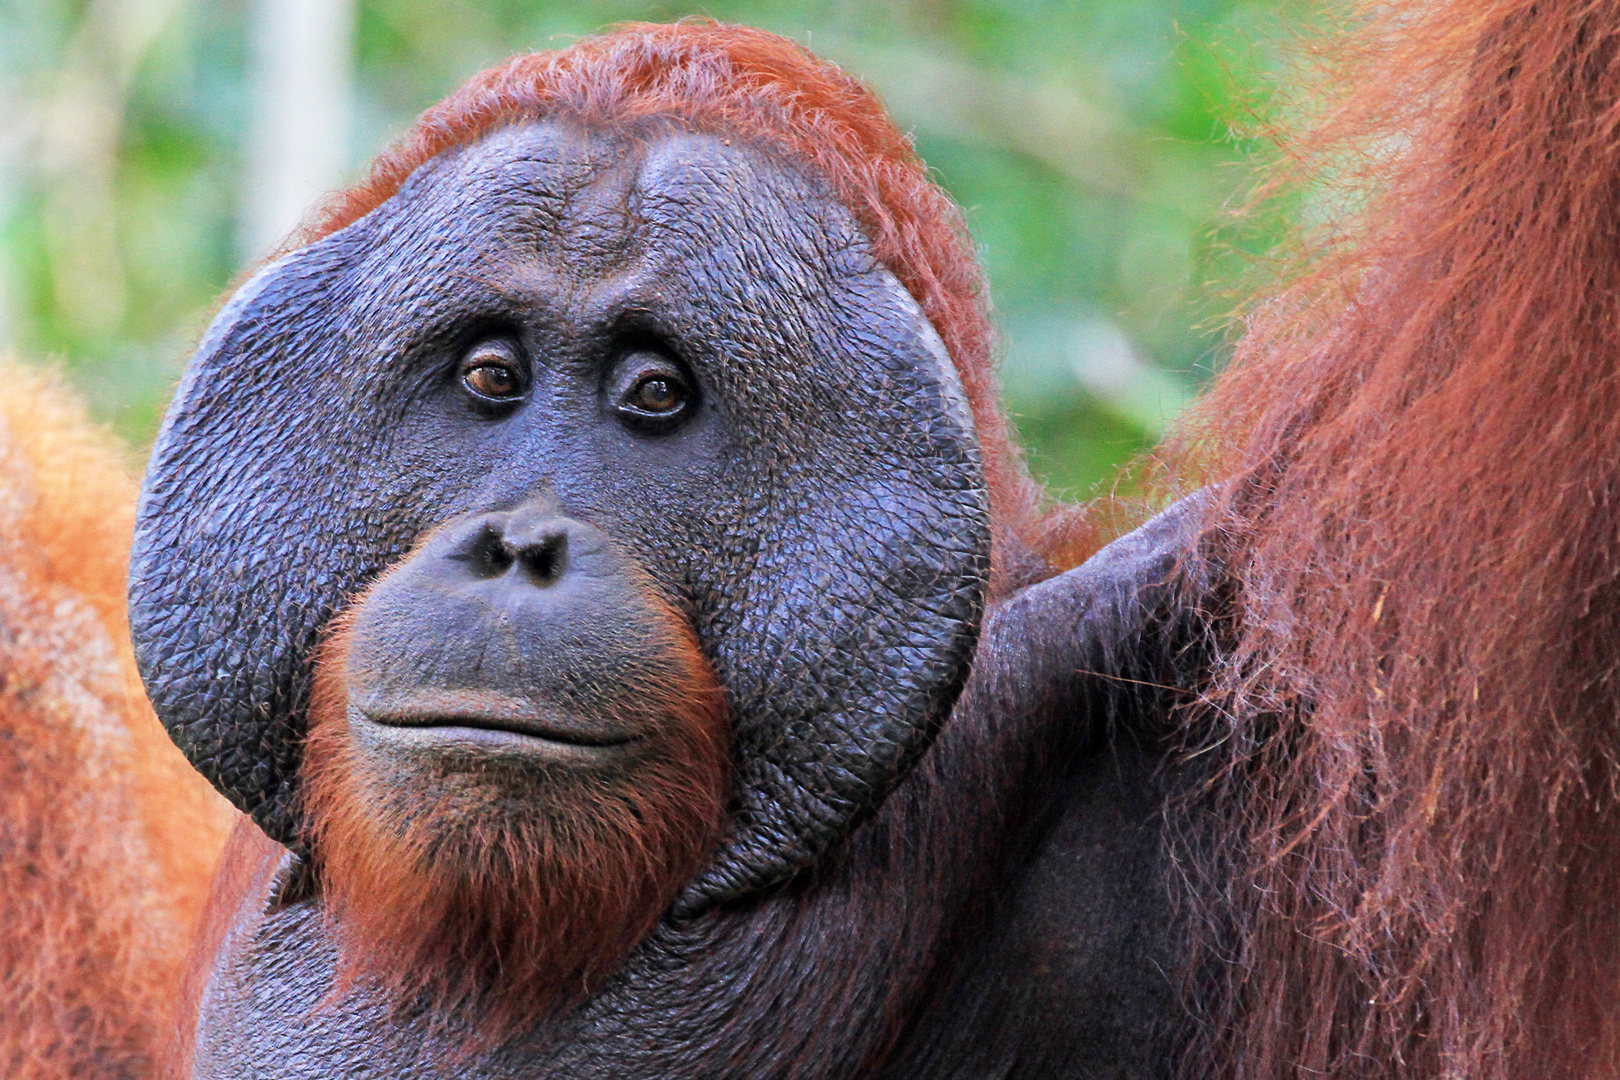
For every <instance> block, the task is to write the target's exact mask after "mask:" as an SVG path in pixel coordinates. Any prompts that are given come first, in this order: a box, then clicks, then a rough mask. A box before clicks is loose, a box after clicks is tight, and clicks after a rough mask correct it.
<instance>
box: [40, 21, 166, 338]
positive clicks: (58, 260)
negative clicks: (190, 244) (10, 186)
mask: <svg viewBox="0 0 1620 1080" xmlns="http://www.w3.org/2000/svg"><path fill="white" fill-rule="evenodd" d="M179 6H180V3H179V0H91V3H90V5H89V6H88V7H87V8H86V9H85V12H84V15H83V16H82V18H81V19H80V22H79V27H78V29H77V31H76V32H75V33H74V35H73V39H72V40H71V41H70V42H69V43H68V47H67V51H66V53H65V55H64V56H63V60H62V66H61V68H60V69H58V71H57V77H56V85H55V87H54V89H53V93H52V95H51V98H50V100H49V101H48V102H47V103H46V104H45V108H44V111H43V120H42V122H41V123H40V125H39V131H38V147H39V150H38V154H39V157H38V161H37V164H36V168H37V170H38V182H39V183H40V185H41V187H42V189H43V190H44V192H45V195H46V198H45V236H46V243H47V248H48V250H49V253H50V259H51V278H52V285H53V287H54V290H55V295H56V302H57V305H58V306H59V307H60V309H61V310H62V312H63V314H64V315H66V317H67V318H68V319H70V320H72V321H73V322H74V323H76V324H77V325H78V327H79V328H80V329H81V331H83V332H86V333H91V334H107V333H112V332H114V331H115V330H116V329H117V327H118V325H119V323H120V322H121V321H122V319H123V314H124V304H125V272H124V261H123V253H122V251H121V250H120V248H119V244H118V204H117V198H116V182H117V171H118V140H119V135H120V132H121V131H122V129H123V123H124V106H125V103H126V101H127V99H128V96H129V85H130V82H131V81H132V80H133V79H134V77H135V71H136V69H137V68H138V67H139V65H140V62H141V60H142V59H143V58H144V57H145V56H146V54H147V52H148V51H149V50H150V49H151V47H152V43H153V41H155V40H156V38H157V35H158V32H159V31H160V30H161V29H162V28H163V26H164V24H166V23H167V22H168V20H169V17H170V16H171V15H172V14H173V13H174V12H175V10H176V9H177V8H178V7H179Z"/></svg>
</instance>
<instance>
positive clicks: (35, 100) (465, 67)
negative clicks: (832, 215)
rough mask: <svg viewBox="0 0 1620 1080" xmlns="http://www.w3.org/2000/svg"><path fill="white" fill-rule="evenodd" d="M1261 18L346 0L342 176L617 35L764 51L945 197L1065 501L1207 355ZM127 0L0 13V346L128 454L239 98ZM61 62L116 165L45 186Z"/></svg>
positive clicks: (1259, 64)
mask: <svg viewBox="0 0 1620 1080" xmlns="http://www.w3.org/2000/svg"><path fill="white" fill-rule="evenodd" d="M1283 2H1284V0H1266V2H1260V0H1084V2H1081V0H899V2H893V3H858V2H854V0H710V2H708V3H704V4H702V5H701V6H693V5H690V4H675V3H633V2H627V0H360V3H359V9H358V36H357V76H356V97H357V100H356V111H355V120H354V132H353V138H352V160H353V166H354V168H355V169H356V170H358V169H359V167H360V166H361V165H362V164H363V163H364V161H365V160H366V159H367V158H368V157H370V155H371V154H373V153H374V152H375V151H376V150H377V149H379V148H380V147H381V146H383V145H384V144H385V143H386V142H387V141H388V140H389V139H390V138H392V137H393V136H394V135H396V134H397V133H398V132H399V131H400V130H402V128H403V127H404V126H405V125H406V124H407V123H408V122H409V121H410V119H411V118H412V117H413V116H414V115H415V114H416V113H417V112H418V111H419V110H421V109H422V108H424V107H425V106H427V105H428V104H430V103H431V102H432V101H434V100H435V99H437V98H439V97H440V96H442V95H443V94H445V93H446V92H448V91H449V90H451V89H452V88H453V87H454V86H455V85H457V83H458V82H460V81H461V80H462V79H464V78H465V77H466V76H468V75H469V74H471V73H472V72H474V71H477V70H478V69H480V68H481V67H484V66H487V65H488V64H491V63H493V62H495V61H498V60H500V59H502V58H503V57H505V56H507V55H510V54H512V53H514V52H519V51H523V50H528V49H533V48H545V47H551V46H557V45H562V44H566V43H567V42H568V41H570V40H572V39H574V38H575V37H576V36H579V35H583V34H587V33H590V32H592V31H593V30H596V29H599V28H601V27H604V26H606V25H608V24H611V23H613V22H616V21H620V20H627V19H648V20H667V19H673V18H678V17H681V16H684V15H691V14H701V15H710V16H713V17H716V18H719V19H722V20H726V21H737V22H746V23H751V24H754V25H758V26H762V27H765V28H767V29H770V30H775V31H777V32H780V33H783V34H787V35H790V36H792V37H794V38H796V39H797V40H799V41H801V42H803V43H805V44H806V45H808V46H809V47H811V48H812V49H813V50H815V51H817V52H818V53H820V54H822V55H824V56H827V57H829V58H831V59H833V60H835V61H837V62H839V63H841V64H842V65H844V66H845V67H846V68H848V69H850V70H852V71H853V72H855V73H856V74H858V75H860V76H861V77H862V78H864V79H865V80H867V81H868V82H869V83H870V84H871V85H872V86H873V87H874V88H876V89H877V90H878V92H879V93H880V95H881V96H882V97H883V98H884V100H885V101H886V102H887V103H888V105H889V107H890V108H891V110H892V111H893V113H894V115H895V116H896V118H897V119H898V121H899V123H900V124H901V125H902V126H903V127H904V128H906V129H908V130H910V131H911V132H912V133H913V135H914V138H915V140H916V143H917V146H918V148H919V149H920V151H921V152H922V155H923V156H924V158H925V159H926V160H927V161H928V162H929V164H930V165H931V166H932V167H933V168H934V169H935V170H936V172H937V174H938V176H939V178H940V180H941V181H942V182H943V183H944V184H945V186H946V187H947V188H948V189H949V190H950V191H951V192H952V194H953V195H954V196H955V197H956V199H957V200H958V201H959V202H960V203H961V204H962V205H963V206H964V207H965V208H966V210H967V214H968V221H969V224H970V227H971V228H972V230H973V233H974V236H975V238H976V240H977V242H978V244H979V246H980V249H981V251H982V254H983V258H984V261H985V264H986V266H987V268H988V271H989V277H990V280H991V283H992V296H993V299H994V302H995V306H996V308H997V311H998V319H999V322H1000V325H1001V328H1002V331H1003V335H1004V343H1005V344H1004V355H1005V361H1004V380H1005V384H1006V389H1007V394H1008V400H1009V402H1010V405H1011V408H1012V411H1013V412H1014V415H1015V417H1016V418H1017V421H1018V424H1019V427H1020V429H1021V431H1022V433H1023V434H1024V436H1025V438H1026V440H1027V441H1028V442H1029V443H1030V445H1031V462H1032V467H1033V469H1034V471H1035V472H1036V474H1037V475H1038V476H1042V477H1044V478H1046V479H1048V480H1049V481H1050V482H1051V484H1052V486H1053V488H1054V490H1055V491H1057V492H1060V493H1078V494H1083V493H1084V492H1086V491H1087V490H1089V489H1090V488H1092V487H1093V486H1094V485H1095V484H1096V483H1097V482H1098V481H1099V480H1104V479H1106V478H1107V477H1108V476H1109V475H1111V473H1112V470H1113V469H1114V467H1115V465H1116V464H1117V463H1118V462H1120V461H1122V460H1124V459H1126V458H1128V457H1130V456H1132V455H1133V454H1135V453H1137V452H1138V451H1139V450H1141V449H1142V448H1143V447H1145V446H1147V445H1149V444H1150V443H1151V442H1152V440H1153V439H1154V438H1155V437H1156V435H1157V434H1158V432H1159V430H1160V428H1161V427H1162V425H1163V423H1164V422H1165V420H1166V419H1167V418H1168V417H1170V416H1172V415H1173V414H1174V412H1175V411H1176V410H1177V409H1178V408H1180V407H1181V406H1182V405H1183V404H1184V403H1185V401H1186V399H1187V398H1188V397H1189V396H1190V395H1191V394H1192V393H1193V392H1194V391H1195V390H1196V386H1197V383H1198V381H1199V380H1200V378H1201V377H1203V376H1205V375H1207V374H1208V372H1209V371H1210V370H1212V369H1213V367H1215V366H1216V365H1218V363H1219V362H1220V360H1221V357H1222V355H1223V349H1224V341H1225V334H1226V327H1225V325H1224V320H1223V319H1222V318H1221V314H1222V312H1223V311H1224V310H1225V309H1226V308H1227V307H1228V306H1229V301H1228V300H1227V298H1226V293H1225V292H1224V291H1223V290H1222V289H1220V288H1219V287H1218V284H1217V285H1216V287H1212V283H1219V282H1222V281H1226V280H1229V279H1231V278H1232V277H1233V274H1234V272H1235V269H1236V266H1235V263H1236V262H1237V260H1238V259H1239V258H1240V253H1239V252H1238V251H1237V245H1235V244H1234V242H1233V241H1232V239H1231V237H1230V236H1229V235H1228V233H1227V230H1226V229H1225V228H1224V227H1223V226H1222V224H1221V222H1222V220H1223V219H1222V213H1223V209H1224V208H1225V207H1227V206H1228V205H1229V204H1230V203H1231V202H1232V200H1233V199H1234V198H1237V197H1240V196H1241V192H1242V191H1243V190H1244V189H1245V187H1246V185H1247V182H1248V177H1249V170H1248V161H1249V157H1250V155H1251V153H1252V151H1253V148H1252V147H1251V146H1250V145H1249V144H1247V143H1246V142H1245V141H1243V140H1242V139H1238V138H1235V137H1234V136H1233V135H1232V134H1231V132H1230V130H1229V123H1230V122H1231V121H1232V120H1233V118H1234V117H1239V118H1241V117H1242V116H1244V115H1245V111H1246V109H1248V108H1249V107H1250V104H1251V103H1252V102H1253V101H1257V100H1260V99H1261V96H1262V94H1263V91H1264V89H1265V79H1266V75H1267V63H1268V61H1267V57H1268V56H1269V55H1270V53H1269V50H1268V48H1267V47H1266V43H1267V42H1268V41H1271V40H1273V39H1274V38H1275V36H1276V32H1277V31H1276V28H1277V27H1278V26H1279V25H1280V23H1281V5H1282V3H1283ZM139 6H140V5H138V4H136V5H133V7H139ZM153 7H154V5H153V4H151V3H148V5H147V8H148V9H149V10H150V9H152V8H153ZM123 8H126V9H127V8H132V5H131V4H128V3H126V4H124V5H123ZM155 8H156V9H158V13H157V15H156V16H152V18H155V19H156V20H157V22H156V25H151V26H144V27H143V26H140V25H134V26H133V27H131V26H129V25H121V26H114V27H112V28H111V29H107V28H103V30H101V31H100V32H99V36H98V33H97V32H92V31H93V29H94V28H93V27H90V25H89V21H90V20H93V19H97V18H103V19H105V18H107V17H109V16H108V12H112V13H114V14H116V13H117V11H119V10H121V9H120V5H119V4H118V3H116V2H113V3H101V2H100V0H0V113H4V114H6V115H5V117H3V118H0V155H3V156H0V162H4V163H5V172H4V174H3V175H0V183H3V185H4V186H3V187H0V198H3V199H4V201H3V202H0V214H3V218H0V272H3V275H4V276H3V278H0V281H3V283H4V285H5V289H4V294H3V295H4V297H5V298H6V304H5V310H3V311H0V340H3V339H9V341H10V343H11V345H12V346H13V347H14V348H15V349H16V351H18V352H19V353H20V354H22V355H23V356H25V357H29V358H34V359H46V358H55V359H57V360H59V361H60V362H61V363H63V364H64V365H65V366H66V367H67V368H68V369H69V371H70V372H71V374H72V375H73V377H74V378H75V379H76V381H78V382H79V383H80V384H81V385H82V386H83V387H84V388H85V390H86V392H87V394H88V395H89V396H90V398H91V401H92V404H93V406H94V407H95V408H96V409H97V410H98V411H99V412H100V413H101V415H103V416H105V417H107V418H108V419H109V420H110V421H111V422H112V423H113V424H114V426H115V427H116V428H117V429H118V430H119V431H121V432H122V433H123V434H125V435H126V436H128V437H129V438H131V439H132V440H134V441H135V442H136V443H137V444H144V442H145V441H146V440H149V439H150V436H151V434H152V433H153V431H154V430H155V426H156V423H157V420H158V417H159V416H160V414H161V409H162V406H163V402H164V401H165V399H166V398H167V396H168V392H169V390H170V387H171V385H172V382H173V379H174V378H175V376H176V373H177V372H178V370H179V367H180V365H181V364H182V363H183V360H184V357H185V354H186V352H187V350H188V347H189V345H190V344H191V342H192V341H193V340H194V338H195V336H196V334H197V333H198V332H199V331H200V329H201V327H202V325H203V324H204V323H205V321H206V318H207V312H208V311H209V309H210V308H211V306H212V304H213V303H214V302H215V299H216V297H217V296H218V294H219V293H220V291H221V290H222V289H223V288H224V287H225V286H226V285H227V284H228V283H229V282H230V281H231V279H232V278H233V277H234V276H235V275H237V274H238V273H239V272H240V270H241V267H240V266H239V264H238V252H237V248H238V246H239V245H238V243H237V240H236V238H235V229H236V215H237V212H238V191H239V189H240V186H241V183H242V179H243V173H244V169H245V161H246V156H245V153H244V145H243V142H244V138H245V136H244V134H243V133H244V132H245V131H246V130H247V129H248V124H247V119H246V118H247V116H248V113H249V111H250V106H251V102H250V100H249V97H250V90H249V83H248V81H247V79H246V77H245V74H244V73H245V71H246V68H247V56H248V48H247V45H246V43H245V38H246V33H247V28H248V25H249V22H250V14H251V13H250V11H249V10H248V5H247V3H246V2H245V0H215V2H209V3H203V2H201V0H193V2H187V0H166V2H164V0H158V2H157V3H156V4H155ZM127 18H128V16H127V14H126V19H127ZM119 35H123V36H122V37H120V36H119ZM130 35H135V36H136V37H139V38H140V39H139V40H137V41H135V42H134V43H133V44H129V43H128V41H127V39H128V38H129V37H130ZM140 35H144V37H140ZM118 49H123V50H124V52H118V51H117V50H118ZM86 50H90V52H88V53H87V52H86ZM97 50H99V51H97ZM108 50H112V52H111V53H109V51H108ZM126 53H127V55H126ZM114 54H116V58H117V59H115V60H111V61H110V60H108V56H109V55H114ZM87 55H93V56H95V57H97V58H99V61H98V62H99V63H100V65H101V67H102V68H106V69H109V70H110V71H111V75H106V74H105V73H103V76H102V77H103V78H110V79H113V80H115V83H116V84H115V85H114V86H113V87H112V91H110V93H111V94H112V99H113V100H116V101H117V108H118V115H117V116H115V117H113V118H112V120H111V122H112V123H114V124H115V125H116V132H115V146H116V150H115V152H114V153H113V154H112V155H111V160H110V162H109V163H108V165H107V167H106V169H105V170H103V171H104V173H105V175H99V174H98V175H89V173H92V172H94V170H88V171H87V170H78V171H77V172H75V173H74V174H73V175H64V174H63V173H62V170H60V169H58V170H56V171H53V168H52V164H51V162H52V154H53V152H54V151H52V149H51V146H52V140H53V139H54V140H56V141H57V142H58V143H59V142H61V141H62V140H63V139H64V138H71V137H73V136H72V133H73V132H75V131H76V130H78V129H76V128H75V127H74V124H75V123H77V122H78V121H76V120H74V118H73V117H72V116H71V115H70V113H68V114H65V113H63V111H62V109H63V105H62V102H63V101H64V100H65V99H66V98H68V97H71V90H72V86H71V80H70V78H69V77H70V76H71V75H72V72H73V70H74V64H75V62H76V61H75V57H77V58H78V61H77V62H78V63H79V64H80V66H81V67H83V66H84V58H85V56H87ZM120 64H122V65H123V67H122V68H120V67H119V65H120ZM91 66H92V67H94V66H95V65H94V64H92V65H91ZM64 72H66V73H67V74H66V75H65V74H64ZM116 80H122V81H121V82H116ZM52 102H55V104H54V105H53V104H51V103H52ZM53 110H54V111H53ZM95 122H101V123H106V122H108V121H107V119H106V118H102V120H101V121H95V120H94V118H92V119H91V121H86V123H91V124H92V126H93V123H95ZM98 185H99V187H98ZM86 192H89V194H88V195H87V194H86ZM98 192H99V194H97V193H98ZM98 199H99V202H98V201H97V200H98ZM87 207H88V209H86V208H87ZM1265 240H1266V237H1264V236H1259V237H1251V238H1250V242H1251V244H1263V243H1264V242H1265Z"/></svg>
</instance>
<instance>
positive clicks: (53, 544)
mask: <svg viewBox="0 0 1620 1080" xmlns="http://www.w3.org/2000/svg"><path fill="white" fill-rule="evenodd" d="M134 510H135V491H134V484H133V483H132V481H131V480H130V478H129V476H128V474H127V473H126V472H125V470H124V468H123V466H122V462H121V461H120V460H119V452H118V450H117V448H116V446H115V445H114V442H113V440H112V439H111V438H109V437H107V436H106V435H105V434H104V433H101V432H97V431H96V430H95V429H94V428H92V427H91V426H90V423H89V421H88V420H87V419H86V417H85V416H84V414H83V411H82V410H81V409H80V408H79V407H78V405H77V403H76V402H75V401H74V400H73V398H72V396H71V395H70V394H69V392H68V391H67V390H66V388H65V387H63V386H62V385H61V383H60V382H59V381H57V380H54V379H50V378H46V377H43V376H41V375H40V374H39V373H37V372H30V371H28V370H26V369H24V368H22V367H20V366H18V365H15V364H12V363H9V362H5V361H0V1075H3V1076H6V1077H15V1078H17V1080H68V1078H69V1077H82V1076H97V1077H109V1078H121V1077H135V1076H146V1075H149V1074H150V1072H151V1071H152V1070H153V1069H154V1068H155V1067H156V1065H157V1059H158V1058H159V1057H160V1056H161V1051H162V1048H163V1047H164V1046H165V1045H166V1044H167V1043H168V1042H169V1040H170V1039H171V1037H172V1031H171V1025H173V1024H175V1023H177V1022H178V1021H180V1020H181V1016H180V1015H179V1013H177V1012H176V1011H174V1010H173V1009H172V992H173V988H174V986H175V984H176V982H177V981H178V980H179V978H180V976H181V973H182V970H183V967H184V962H185V958H186V948H187V945H188V943H189V941H190V938H191V934H192V930H193V927H194V924H195V921H196V919H197V916H198V914H199V911H200V909H201V907H202V904H203V901H204V899H205V898H206V896H207V891H208V879H209V874H210V872H211V870H212V867H213V861H214V857H215V855H216V854H217V853H218V851H219V849H220V846H221V844H222V842H223V841H224V837H225V830H226V829H227V828H228V826H229V819H230V816H231V811H230V808H229V807H228V805H227V804H226V803H225V801H224V800H223V799H222V798H220V797H219V796H218V795H216V794H214V792H213V791H212V790H211V789H210V788H209V787H208V785H207V782H206V781H204V780H203V779H202V778H201V777H200V776H198V775H197V774H196V773H195V772H194V771H193V770H192V769H191V767H190V766H189V765H188V764H187V763H186V761H185V759H184V758H183V757H182V756H181V755H180V752H179V751H178V750H177V749H175V747H174V745H173V744H172V743H170V742H169V740H168V737H167V736H166V735H164V733H163V729H162V728H161V727H160V726H159V724H158V722H157V718H156V717H155V716H153V715H152V711H151V709H150V708H149V707H148V706H147V704H146V699H145V697H144V696H143V695H142V693H141V689H140V681H139V679H138V677H137V676H136V674H135V662H134V657H133V656H132V655H130V649H129V644H128V641H129V631H128V628H127V627H126V625H125V623H124V580H125V575H126V572H125V559H126V555H125V553H126V552H127V551H128V550H129V537H130V531H131V528H132V526H133V522H134Z"/></svg>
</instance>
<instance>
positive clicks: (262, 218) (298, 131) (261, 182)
mask: <svg viewBox="0 0 1620 1080" xmlns="http://www.w3.org/2000/svg"><path fill="white" fill-rule="evenodd" d="M250 33H251V35H252V40H251V42H250V46H251V50H252V51H251V61H250V63H251V65H252V67H251V70H250V72H249V76H248V87H249V93H250V94H251V95H252V101H253V126H252V128H251V130H250V139H249V143H248V153H247V162H248V173H247V177H246V181H245V183H244V185H243V191H242V208H241V216H240V219H239V228H238V233H237V252H238V255H239V257H240V258H241V260H242V261H243V262H244V263H245V262H251V261H253V260H255V259H258V258H261V257H262V256H264V255H265V254H266V253H267V252H269V251H270V250H271V249H272V248H273V247H275V246H276V245H277V244H278V243H279V242H280V241H282V240H283V239H285V238H286V236H287V234H288V233H290V232H291V231H292V230H293V228H294V227H295V226H296V225H297V224H298V221H299V218H301V217H302V216H303V213H304V211H305V210H306V209H308V208H309V206H310V205H311V204H312V203H314V202H316V201H317V200H318V199H320V197H321V196H322V195H324V194H326V193H327V192H329V191H331V190H332V189H333V188H336V187H338V186H340V185H341V184H342V183H343V181H344V179H345V174H346V172H347V169H348V164H349V136H350V113H351V100H352V97H353V80H354V36H355V4H354V0H256V3H255V4H254V12H253V22H252V28H251V31H250Z"/></svg>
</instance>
